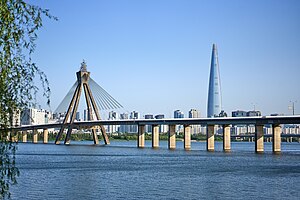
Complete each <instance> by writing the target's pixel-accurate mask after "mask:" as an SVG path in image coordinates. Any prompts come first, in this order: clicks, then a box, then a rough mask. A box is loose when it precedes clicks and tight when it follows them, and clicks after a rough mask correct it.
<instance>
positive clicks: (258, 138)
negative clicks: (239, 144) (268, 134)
mask: <svg viewBox="0 0 300 200" xmlns="http://www.w3.org/2000/svg"><path fill="white" fill-rule="evenodd" d="M255 129H256V132H255V152H256V153H263V152H264V126H263V125H256V127H255Z"/></svg>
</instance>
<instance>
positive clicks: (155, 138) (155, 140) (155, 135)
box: [152, 125, 159, 148]
mask: <svg viewBox="0 0 300 200" xmlns="http://www.w3.org/2000/svg"><path fill="white" fill-rule="evenodd" d="M158 147H159V125H152V148H158Z"/></svg>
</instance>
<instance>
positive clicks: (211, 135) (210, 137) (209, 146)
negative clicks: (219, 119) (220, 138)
mask: <svg viewBox="0 0 300 200" xmlns="http://www.w3.org/2000/svg"><path fill="white" fill-rule="evenodd" d="M206 129H207V131H206V150H207V151H214V150H215V125H207V127H206Z"/></svg>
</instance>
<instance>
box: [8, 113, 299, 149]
mask: <svg viewBox="0 0 300 200" xmlns="http://www.w3.org/2000/svg"><path fill="white" fill-rule="evenodd" d="M283 124H300V115H294V116H263V117H222V118H221V117H220V118H180V119H130V120H96V121H80V122H73V123H72V124H71V123H67V124H62V123H54V124H41V125H30V126H21V127H15V128H12V129H11V131H12V132H13V133H17V132H22V141H23V142H27V134H28V132H29V131H30V132H32V134H33V137H32V138H33V143H37V142H38V135H37V130H38V129H43V143H48V129H50V128H61V127H62V126H70V125H72V128H74V129H86V128H91V129H99V128H100V127H101V126H104V125H137V126H138V133H137V134H138V137H137V147H138V148H143V147H145V126H146V125H150V126H152V147H153V148H158V147H159V126H160V125H168V126H169V132H168V148H169V149H175V148H176V133H175V126H176V125H183V126H184V141H183V145H184V149H187V150H189V149H191V125H202V126H206V129H207V132H206V149H207V151H214V143H215V139H214V136H215V134H216V127H222V136H223V150H224V151H230V150H231V137H232V135H230V127H231V126H233V125H254V126H255V133H254V135H248V137H252V136H254V138H255V139H254V140H255V141H254V142H255V152H257V153H261V152H264V137H272V143H273V145H272V146H273V152H274V153H279V152H281V137H282V136H284V135H282V134H281V133H282V131H281V125H283ZM265 125H268V126H269V125H271V126H272V135H268V136H265V135H264V132H263V128H264V126H265ZM245 136H246V135H245ZM287 136H289V137H300V135H291V134H289V135H287ZM239 137H242V136H239ZM94 143H95V144H98V142H97V141H96V142H95V141H94ZM108 144H109V143H108Z"/></svg>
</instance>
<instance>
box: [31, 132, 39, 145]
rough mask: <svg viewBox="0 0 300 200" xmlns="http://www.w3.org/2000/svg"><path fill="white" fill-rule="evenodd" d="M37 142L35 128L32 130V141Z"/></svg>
mask: <svg viewBox="0 0 300 200" xmlns="http://www.w3.org/2000/svg"><path fill="white" fill-rule="evenodd" d="M37 142H38V132H37V130H35V129H34V130H32V143H37Z"/></svg>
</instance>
